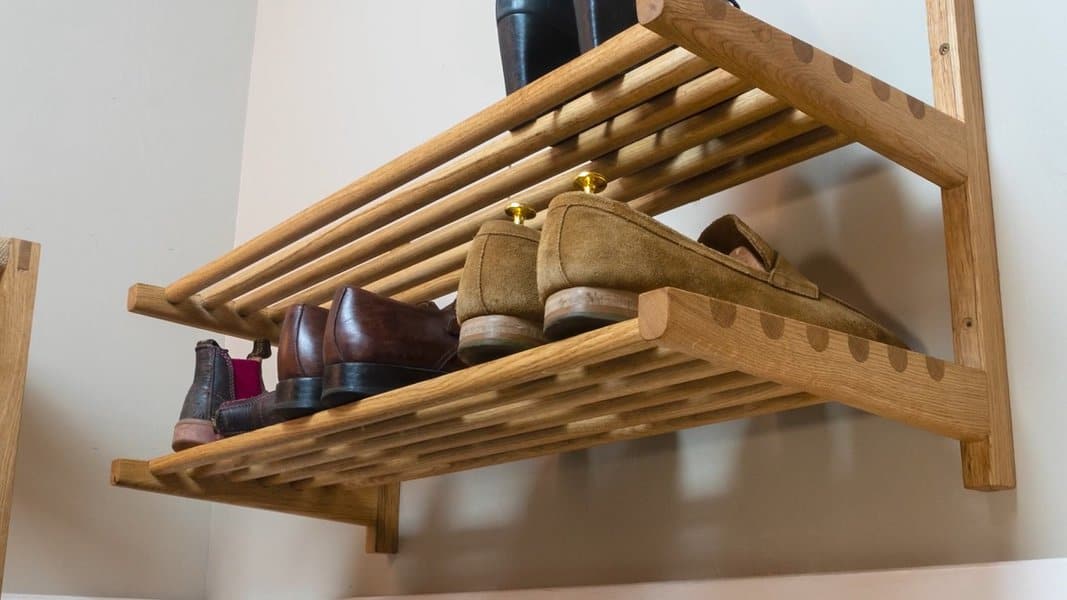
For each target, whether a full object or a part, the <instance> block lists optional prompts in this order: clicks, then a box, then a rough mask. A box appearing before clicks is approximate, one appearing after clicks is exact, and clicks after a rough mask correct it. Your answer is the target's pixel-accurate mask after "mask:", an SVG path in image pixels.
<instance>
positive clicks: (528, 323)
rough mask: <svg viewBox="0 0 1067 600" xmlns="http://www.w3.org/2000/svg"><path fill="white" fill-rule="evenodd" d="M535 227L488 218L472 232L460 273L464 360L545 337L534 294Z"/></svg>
mask: <svg viewBox="0 0 1067 600" xmlns="http://www.w3.org/2000/svg"><path fill="white" fill-rule="evenodd" d="M540 239H541V236H540V233H539V232H538V231H537V230H536V229H530V228H529V227H524V226H522V225H516V224H515V223H509V222H507V221H489V222H488V223H485V224H484V225H482V227H481V229H479V230H478V235H476V236H474V242H473V243H472V244H471V248H470V251H469V252H468V253H467V262H466V263H465V264H464V265H463V272H462V273H461V274H460V277H459V290H458V291H457V293H456V316H457V317H458V318H459V322H460V332H459V357H460V358H461V359H463V362H465V363H467V364H468V365H473V364H476V363H483V362H487V361H490V360H494V359H497V358H500V357H502V356H507V355H509V354H514V353H516V352H521V351H523V350H527V349H529V348H533V347H534V346H539V345H541V344H543V343H545V339H544V336H543V335H542V333H541V317H542V315H543V314H544V307H543V306H542V305H541V301H540V299H539V298H538V297H537V243H538V241H539V240H540Z"/></svg>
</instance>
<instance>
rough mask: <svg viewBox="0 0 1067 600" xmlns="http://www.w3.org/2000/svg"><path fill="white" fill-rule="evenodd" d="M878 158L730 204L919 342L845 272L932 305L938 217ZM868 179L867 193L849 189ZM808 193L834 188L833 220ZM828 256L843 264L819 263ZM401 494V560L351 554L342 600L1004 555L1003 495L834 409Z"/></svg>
mask: <svg viewBox="0 0 1067 600" xmlns="http://www.w3.org/2000/svg"><path fill="white" fill-rule="evenodd" d="M882 164H884V162H883V161H880V160H871V161H865V162H861V163H859V166H858V168H855V169H850V170H846V171H844V172H840V173H838V174H837V175H836V177H837V180H836V181H835V182H833V185H824V184H823V183H820V184H819V185H818V186H809V185H808V183H807V181H806V180H805V179H804V175H803V173H804V171H803V170H796V169H794V170H791V171H790V172H789V173H783V174H780V175H779V176H778V179H776V182H777V184H778V186H779V189H778V191H779V192H780V194H779V195H778V197H779V198H782V200H778V199H775V198H767V197H766V196H764V197H762V198H757V199H752V201H751V202H749V203H748V204H746V205H745V206H746V207H749V206H751V207H752V208H753V209H754V211H755V215H756V216H755V218H754V220H756V221H760V222H759V225H758V226H757V229H760V230H764V231H767V233H768V239H769V240H770V241H771V243H772V244H775V243H776V242H777V240H776V239H775V238H776V237H785V236H788V235H789V234H790V233H791V232H803V236H804V237H805V239H806V240H808V241H809V246H812V244H810V242H811V240H815V241H816V243H815V244H814V246H816V247H817V248H816V249H815V250H813V251H810V252H809V253H808V254H807V256H806V257H805V258H803V259H802V260H797V261H796V264H797V265H798V267H799V268H800V269H801V270H802V271H803V272H804V273H805V274H807V275H809V276H810V277H812V278H813V279H814V280H815V281H817V282H819V283H820V284H821V285H822V286H823V287H824V289H825V290H826V291H828V292H829V293H832V294H834V295H836V296H840V297H841V298H843V299H845V300H846V301H848V302H850V303H852V304H854V305H855V306H857V308H859V309H861V310H863V311H864V312H867V313H868V314H870V315H872V316H874V317H875V318H877V319H879V320H881V321H883V322H885V323H886V324H888V325H889V326H890V327H892V328H893V329H894V330H896V331H897V332H899V333H901V334H903V335H904V337H905V339H906V340H907V341H908V342H909V343H911V344H913V345H915V346H917V347H922V345H921V344H920V340H919V339H918V337H917V335H916V332H915V331H908V330H907V329H906V328H905V326H904V323H905V321H907V322H909V323H913V322H914V321H915V319H914V318H911V319H907V320H905V319H895V318H894V317H893V316H892V315H891V314H890V313H889V311H888V310H887V309H886V307H885V305H884V304H883V303H881V302H879V300H878V297H879V295H880V294H877V293H872V292H870V291H868V289H867V288H866V287H865V286H864V285H863V284H862V283H861V282H860V279H859V278H858V277H856V276H855V274H854V273H855V269H856V265H857V264H860V265H863V268H867V267H868V266H869V267H870V269H872V270H873V271H875V272H874V273H868V272H865V273H864V275H865V278H866V279H867V280H868V281H882V280H884V281H890V282H892V285H893V286H894V288H893V293H894V295H895V297H897V298H899V297H900V296H901V295H905V296H906V295H915V296H917V297H919V298H926V297H928V296H929V295H930V293H931V292H930V290H928V289H926V288H927V287H928V286H929V285H930V282H932V281H938V282H939V285H941V286H942V288H941V289H939V290H937V291H936V292H934V293H933V296H934V297H938V298H941V299H942V302H943V301H944V298H946V297H947V296H946V293H945V286H946V285H947V284H946V283H945V279H944V277H945V275H944V265H943V264H937V261H942V262H943V260H944V258H943V241H942V239H941V236H942V231H941V228H940V221H936V222H933V223H931V222H929V219H923V218H921V216H917V215H916V214H915V210H914V208H912V207H909V206H908V205H907V202H906V194H905V193H904V192H903V191H901V190H900V189H899V188H898V187H897V186H894V185H892V181H894V178H893V177H889V176H888V175H887V174H886V173H885V172H884V167H880V166H879V165H882ZM872 177H875V178H879V182H878V186H877V188H876V189H878V190H879V193H878V197H877V198H871V197H861V196H858V195H855V194H854V193H853V190H863V189H871V186H869V185H857V186H853V185H851V184H852V183H855V182H857V181H859V180H864V179H869V178H872ZM882 179H885V180H886V181H882ZM887 182H888V183H887ZM813 187H818V188H819V189H836V190H842V192H841V197H840V198H836V199H834V202H835V204H834V205H833V211H832V213H831V215H832V217H833V218H832V219H831V218H828V217H827V213H825V212H822V211H820V210H818V207H816V206H814V202H813V199H812V198H811V196H812V194H811V193H810V192H811V188H813ZM767 188H768V186H767V185H764V186H763V187H762V188H761V190H764V191H765V190H766V189H767ZM744 200H745V201H746V202H748V200H749V199H747V198H745V199H744ZM761 212H765V213H766V215H781V217H778V216H775V217H774V218H775V219H781V220H779V221H777V223H776V224H775V223H773V222H771V221H768V220H767V219H766V218H763V219H761V218H760V213H761ZM766 215H764V216H766ZM714 216H718V213H716V214H715V215H714ZM743 216H745V217H746V218H747V216H748V215H747V214H746V215H743ZM709 220H710V219H709ZM857 224H858V226H857ZM768 225H771V226H770V227H768ZM775 225H776V226H775ZM687 233H689V232H687ZM776 234H783V235H782V236H779V235H776ZM820 246H826V247H832V248H836V249H837V252H835V253H831V252H828V251H826V250H825V249H819V248H818V247H820ZM938 247H940V248H941V250H940V252H941V254H940V255H938V251H937V250H936V249H937V248H938ZM842 249H844V250H843V251H844V252H845V253H855V254H847V255H846V258H845V259H844V260H842V259H839V258H836V256H839V255H841V252H842ZM784 254H785V255H786V256H791V253H790V252H789V251H788V250H784ZM920 304H921V303H920ZM895 305H896V304H894V306H895ZM931 310H933V309H931ZM938 310H945V307H938ZM935 312H936V311H935ZM944 331H947V328H946V329H945V330H944ZM927 342H928V345H929V341H928V340H927ZM517 481H518V483H516V482H517ZM402 498H403V501H402V502H403V506H402V512H401V515H402V523H401V528H402V539H401V553H400V554H398V555H397V556H395V557H392V558H389V559H384V558H379V557H366V558H364V559H361V560H360V562H359V564H358V567H357V569H356V571H355V572H354V573H353V580H352V581H353V586H354V590H355V591H356V592H357V593H381V590H382V589H383V587H381V586H382V585H387V584H388V582H385V581H383V577H388V578H391V579H392V582H393V586H394V589H392V590H391V593H421V592H446V591H473V590H485V589H516V588H530V587H554V586H573V585H597V584H609V583H612V584H614V583H631V582H642V581H657V580H682V579H705V578H718V577H742V576H759V575H767V574H784V573H809V572H826V571H846V570H860V569H876V568H877V569H882V568H900V567H915V566H922V565H931V564H959V563H969V562H984V561H993V560H999V559H1005V558H1008V557H1010V556H1011V555H1012V552H1013V549H1014V537H1013V530H1014V527H1013V524H1014V522H1015V499H1016V497H1015V492H1001V493H997V494H983V493H980V492H971V491H966V490H964V489H963V486H962V479H961V474H960V459H959V448H958V444H957V443H956V442H954V441H952V440H947V439H943V438H940V437H938V436H935V435H933V434H928V433H925V432H922V431H918V430H914V429H910V428H908V427H906V426H903V425H899V424H896V423H893V422H890V421H886V420H883V419H879V418H876V417H873V416H869V415H865V414H863V413H860V412H858V411H855V410H852V409H849V408H847V407H844V406H840V405H837V404H828V405H824V406H818V407H811V408H806V409H801V410H797V411H793V412H789V413H783V414H779V415H772V416H768V417H760V418H755V419H751V420H747V421H739V422H732V423H724V424H719V425H713V426H709V427H704V428H700V429H695V430H689V431H685V432H680V433H677V434H670V435H664V436H659V437H655V438H650V439H646V440H639V441H633V442H624V443H618V444H614V445H611V446H605V447H600V448H595V449H591V450H586V451H580V452H575V453H571V454H567V455H562V456H556V457H546V458H542V459H534V460H531V461H526V462H525V463H520V464H518V465H503V466H498V467H492V468H488V469H482V470H480V471H474V472H468V473H461V474H456V475H450V476H445V477H440V478H436V479H431V480H426V481H419V482H411V483H407V484H405V486H404V493H403V494H402ZM420 509H421V510H420ZM479 510H481V511H483V512H484V515H483V517H484V518H477V515H476V516H475V517H473V518H472V517H471V515H470V513H471V512H472V511H473V512H475V513H477V512H478V511H479ZM501 515H504V516H503V517H502V516H501ZM385 564H388V565H389V568H388V569H386V571H388V572H390V574H389V575H388V576H385V575H383V569H382V567H383V566H384V565H385Z"/></svg>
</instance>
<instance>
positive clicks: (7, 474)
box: [0, 240, 41, 589]
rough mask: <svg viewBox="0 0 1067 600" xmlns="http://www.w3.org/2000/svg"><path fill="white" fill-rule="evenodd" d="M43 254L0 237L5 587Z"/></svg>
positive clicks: (0, 494) (0, 554) (0, 538)
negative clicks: (20, 431)
mask: <svg viewBox="0 0 1067 600" xmlns="http://www.w3.org/2000/svg"><path fill="white" fill-rule="evenodd" d="M40 258H41V247H40V245H38V244H34V243H32V242H25V241H22V240H0V589H2V588H3V584H4V558H5V556H6V555H7V529H8V520H9V519H10V517H11V499H12V495H13V492H12V486H13V485H14V483H15V481H14V480H15V451H16V449H17V448H18V438H19V423H20V421H21V420H22V392H23V390H24V388H25V385H26V363H27V357H28V354H29V349H30V325H31V324H32V322H33V300H34V295H35V294H36V291H37V267H38V264H39V262H40Z"/></svg>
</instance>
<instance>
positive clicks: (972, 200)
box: [926, 0, 1015, 490]
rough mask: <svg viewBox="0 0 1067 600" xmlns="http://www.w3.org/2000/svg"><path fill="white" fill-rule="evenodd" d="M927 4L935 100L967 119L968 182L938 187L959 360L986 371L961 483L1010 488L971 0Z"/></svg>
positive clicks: (996, 276)
mask: <svg viewBox="0 0 1067 600" xmlns="http://www.w3.org/2000/svg"><path fill="white" fill-rule="evenodd" d="M926 6H927V14H928V19H929V28H930V51H931V52H930V54H931V62H932V65H933V75H934V99H935V104H936V105H937V106H938V108H940V109H941V110H944V111H945V112H947V113H949V114H951V115H953V116H956V117H958V118H960V119H962V120H963V121H964V122H965V125H966V147H967V159H968V165H969V174H968V177H967V181H966V182H965V183H964V184H963V185H960V186H956V187H952V188H948V189H944V190H943V192H942V207H943V214H944V222H945V251H946V254H947V257H948V276H949V298H950V302H951V307H952V332H953V341H954V343H955V348H956V360H957V361H958V362H960V363H961V364H964V365H967V366H971V367H975V368H978V369H982V370H984V371H985V372H986V374H987V375H988V377H989V392H990V393H989V399H988V402H989V415H990V434H989V436H988V438H986V439H983V440H979V441H974V442H965V443H963V444H961V451H962V463H963V479H964V485H966V486H967V487H968V488H971V489H977V490H1000V489H1010V488H1014V487H1015V450H1014V441H1013V439H1012V424H1011V402H1010V395H1009V388H1008V365H1007V356H1006V353H1005V346H1004V321H1003V314H1002V309H1001V299H1000V273H999V269H998V266H997V242H996V229H995V226H994V218H993V191H992V185H991V183H990V179H989V155H988V150H987V147H986V127H985V108H984V106H983V100H982V76H981V71H980V67H979V57H978V36H977V31H976V27H975V15H974V2H973V0H927V4H926Z"/></svg>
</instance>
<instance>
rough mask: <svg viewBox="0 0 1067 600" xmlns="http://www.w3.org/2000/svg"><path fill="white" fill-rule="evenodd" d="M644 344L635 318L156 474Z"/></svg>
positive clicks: (215, 447)
mask: <svg viewBox="0 0 1067 600" xmlns="http://www.w3.org/2000/svg"><path fill="white" fill-rule="evenodd" d="M651 346H652V344H650V343H649V342H647V341H645V340H643V339H642V338H641V335H640V333H639V331H638V326H637V322H636V321H635V320H630V321H624V322H622V323H617V324H615V325H611V326H609V327H604V328H602V329H598V330H596V331H591V332H589V333H586V334H583V335H580V336H576V337H573V338H570V339H568V340H564V341H562V342H558V343H556V344H551V345H545V346H541V347H538V348H534V349H532V350H528V351H526V352H522V353H520V354H517V355H515V356H512V357H509V360H507V361H505V362H503V363H501V362H499V361H494V362H491V363H486V364H481V365H475V366H472V367H468V368H467V369H464V370H463V371H462V373H461V374H460V376H445V377H438V378H436V379H430V380H428V381H423V382H420V383H416V384H413V385H409V386H407V387H404V388H400V389H397V390H393V391H390V392H386V393H384V394H379V395H377V396H375V397H373V398H368V399H366V400H363V401H361V402H356V403H353V404H348V405H345V406H341V407H338V408H333V409H330V410H327V411H323V412H320V413H316V414H314V415H311V416H309V417H305V418H304V419H301V420H299V421H292V422H288V423H281V424H278V425H273V426H271V427H266V428H264V429H260V430H257V431H253V432H251V433H246V434H243V435H239V436H234V437H231V438H226V439H223V440H219V441H217V442H213V443H211V444H206V445H204V446H198V447H195V448H190V449H188V450H183V451H181V452H178V453H175V454H170V455H167V456H162V457H159V458H156V459H153V460H152V461H151V462H150V465H151V468H152V472H153V473H156V474H167V473H176V472H179V471H184V470H186V469H192V468H195V467H200V466H203V465H207V464H212V463H215V462H217V461H219V460H223V459H227V458H233V457H235V456H239V455H241V454H246V453H250V452H255V451H257V450H262V449H265V448H269V447H270V446H272V445H274V444H279V443H285V442H288V441H291V440H293V439H294V438H298V437H305V436H306V437H319V436H324V435H327V434H330V433H334V432H337V431H342V430H344V429H348V428H350V427H353V426H364V425H368V424H370V423H376V422H378V421H384V420H386V419H391V418H393V417H397V416H400V415H403V414H406V413H409V412H411V411H412V410H421V409H424V408H429V407H432V406H437V405H439V404H443V403H445V402H448V401H451V400H454V399H455V398H457V397H460V396H463V395H473V394H478V393H482V392H488V391H491V390H495V389H499V388H501V387H504V386H506V385H519V384H522V383H525V382H528V381H533V380H535V379H538V378H541V377H545V376H547V375H550V374H552V373H555V372H557V371H559V370H561V369H563V368H570V367H576V366H582V365H586V364H591V363H595V362H601V361H604V360H609V359H612V358H616V357H619V356H625V355H628V354H633V353H635V352H639V351H641V350H644V349H647V348H650V347H651Z"/></svg>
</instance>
